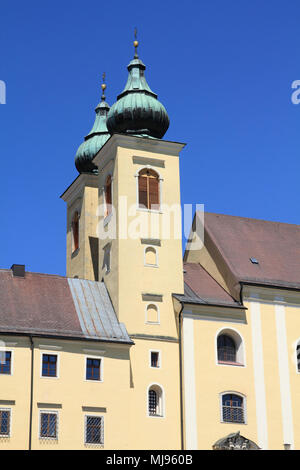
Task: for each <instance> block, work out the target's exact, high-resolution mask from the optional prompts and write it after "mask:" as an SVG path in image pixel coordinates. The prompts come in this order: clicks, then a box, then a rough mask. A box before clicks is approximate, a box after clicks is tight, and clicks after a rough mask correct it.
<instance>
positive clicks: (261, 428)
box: [250, 302, 268, 450]
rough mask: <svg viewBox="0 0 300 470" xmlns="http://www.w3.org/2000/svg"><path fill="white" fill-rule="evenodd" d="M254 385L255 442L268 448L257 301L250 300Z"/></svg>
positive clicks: (263, 447)
mask: <svg viewBox="0 0 300 470" xmlns="http://www.w3.org/2000/svg"><path fill="white" fill-rule="evenodd" d="M250 312H251V329H252V349H253V369H254V387H255V399H256V420H257V442H258V445H259V447H260V448H261V449H264V450H267V449H268V425H267V407H266V389H265V376H264V357H263V344H262V331H261V318H260V304H259V302H250Z"/></svg>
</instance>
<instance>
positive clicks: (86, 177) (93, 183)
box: [60, 173, 98, 203]
mask: <svg viewBox="0 0 300 470" xmlns="http://www.w3.org/2000/svg"><path fill="white" fill-rule="evenodd" d="M85 186H88V187H90V188H97V186H98V175H92V174H88V173H82V174H81V175H79V176H78V177H77V178H76V179H75V180H74V181H73V183H71V185H70V186H69V187H68V188H67V189H66V191H65V192H64V193H63V194H62V195H61V196H60V197H61V198H62V199H63V200H64V201H65V202H68V203H71V202H72V201H73V200H74V199H75V198H76V197H77V196H78V193H79V192H80V191H81V190H82V188H83V187H85Z"/></svg>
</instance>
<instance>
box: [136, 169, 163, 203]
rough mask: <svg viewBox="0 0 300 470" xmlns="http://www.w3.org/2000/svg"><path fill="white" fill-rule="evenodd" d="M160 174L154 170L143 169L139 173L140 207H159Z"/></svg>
mask: <svg viewBox="0 0 300 470" xmlns="http://www.w3.org/2000/svg"><path fill="white" fill-rule="evenodd" d="M159 204H160V201H159V176H158V174H157V173H156V172H155V171H154V170H150V169H143V170H141V171H140V173H139V207H140V208H142V209H152V210H153V209H154V210H158V209H159Z"/></svg>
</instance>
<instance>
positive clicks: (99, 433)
mask: <svg viewBox="0 0 300 470" xmlns="http://www.w3.org/2000/svg"><path fill="white" fill-rule="evenodd" d="M85 443H86V444H104V418H103V416H89V415H87V416H85Z"/></svg>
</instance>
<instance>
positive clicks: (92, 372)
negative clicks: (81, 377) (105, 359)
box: [86, 357, 101, 380]
mask: <svg viewBox="0 0 300 470" xmlns="http://www.w3.org/2000/svg"><path fill="white" fill-rule="evenodd" d="M86 380H101V359H94V358H90V357H88V358H87V360H86Z"/></svg>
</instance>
